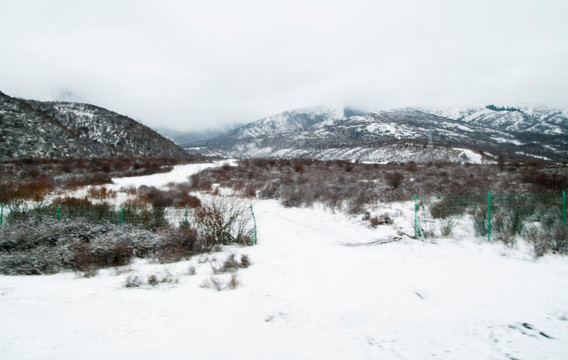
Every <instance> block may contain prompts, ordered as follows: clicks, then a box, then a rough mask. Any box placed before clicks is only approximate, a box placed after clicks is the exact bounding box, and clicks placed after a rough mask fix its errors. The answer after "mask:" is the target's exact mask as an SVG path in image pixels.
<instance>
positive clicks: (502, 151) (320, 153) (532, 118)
mask: <svg viewBox="0 0 568 360" xmlns="http://www.w3.org/2000/svg"><path fill="white" fill-rule="evenodd" d="M567 135H568V111H566V110H558V109H550V108H547V107H544V106H524V107H499V106H495V105H488V106H486V107H483V108H481V107H470V108H468V107H454V108H417V107H407V108H399V109H390V110H381V111H375V112H368V113H366V112H363V111H359V110H357V109H353V108H344V109H330V108H325V107H313V108H306V109H298V110H290V111H285V112H282V113H280V114H276V115H273V116H269V117H266V118H263V119H260V120H258V121H255V122H253V123H250V124H247V125H245V126H242V127H240V128H238V129H235V130H233V131H231V132H229V133H227V134H224V135H221V136H218V137H215V138H212V139H208V140H203V141H196V142H193V143H191V144H189V145H187V148H192V149H191V151H196V152H200V153H202V154H206V155H220V156H227V157H274V158H304V157H309V158H316V159H322V160H333V159H340V160H356V161H371V162H389V161H393V162H402V161H417V162H430V161H450V162H470V163H480V162H483V161H495V160H496V159H497V158H498V157H506V158H527V159H530V158H533V159H541V160H550V161H556V162H558V161H566V160H568V136H567Z"/></svg>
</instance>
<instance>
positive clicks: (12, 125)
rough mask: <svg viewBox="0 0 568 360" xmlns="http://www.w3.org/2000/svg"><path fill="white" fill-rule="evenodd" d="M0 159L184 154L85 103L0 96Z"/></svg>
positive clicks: (136, 126)
mask: <svg viewBox="0 0 568 360" xmlns="http://www.w3.org/2000/svg"><path fill="white" fill-rule="evenodd" d="M0 140H1V142H2V144H3V146H2V147H1V148H0V160H2V161H7V160H17V159H22V158H48V159H57V158H67V157H83V158H96V157H127V158H128V157H133V158H149V157H156V158H158V157H168V158H172V157H173V158H182V157H186V156H187V153H186V152H185V151H184V150H183V149H182V148H181V147H179V146H178V145H176V144H174V143H173V142H172V141H170V140H167V139H165V138H164V137H162V136H161V135H159V134H158V133H157V132H155V131H154V130H152V129H150V128H149V127H147V126H144V125H142V124H140V123H138V122H136V121H135V120H133V119H131V118H129V117H127V116H124V115H120V114H118V113H115V112H113V111H110V110H107V109H104V108H102V107H98V106H95V105H90V104H82V103H71V102H57V101H49V102H42V101H36V100H25V99H18V98H13V97H10V96H8V95H6V94H4V93H2V92H0Z"/></svg>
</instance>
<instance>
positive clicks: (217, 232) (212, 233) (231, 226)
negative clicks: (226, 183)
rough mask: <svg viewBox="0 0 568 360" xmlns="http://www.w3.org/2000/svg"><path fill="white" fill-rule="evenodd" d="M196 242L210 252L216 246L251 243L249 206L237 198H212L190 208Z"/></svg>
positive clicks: (251, 230) (251, 229)
mask: <svg viewBox="0 0 568 360" xmlns="http://www.w3.org/2000/svg"><path fill="white" fill-rule="evenodd" d="M193 218H194V220H193V224H194V226H195V227H196V229H197V232H198V234H199V237H198V241H199V243H200V244H199V245H200V246H201V247H202V248H203V249H205V251H211V250H212V249H213V248H214V247H215V246H216V245H229V244H242V245H251V244H252V232H253V228H252V226H251V225H252V224H251V220H252V219H251V213H250V209H249V208H248V207H247V206H246V205H245V204H244V203H243V202H242V201H240V200H238V199H230V198H226V197H213V198H211V199H210V200H209V201H207V202H205V203H203V204H202V206H201V207H199V208H196V209H194V211H193Z"/></svg>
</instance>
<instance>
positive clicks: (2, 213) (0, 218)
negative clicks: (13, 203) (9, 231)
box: [0, 203, 4, 226]
mask: <svg viewBox="0 0 568 360" xmlns="http://www.w3.org/2000/svg"><path fill="white" fill-rule="evenodd" d="M3 217H4V203H2V207H1V208H0V226H2V218H3Z"/></svg>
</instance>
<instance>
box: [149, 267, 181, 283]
mask: <svg viewBox="0 0 568 360" xmlns="http://www.w3.org/2000/svg"><path fill="white" fill-rule="evenodd" d="M146 282H147V283H148V285H150V286H152V287H155V286H158V285H160V284H175V283H177V282H178V279H176V278H174V276H173V275H172V274H171V273H170V272H169V271H166V272H165V273H163V274H152V275H150V276H148V278H147V279H146Z"/></svg>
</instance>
